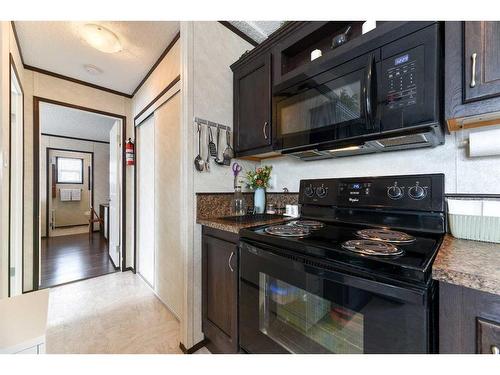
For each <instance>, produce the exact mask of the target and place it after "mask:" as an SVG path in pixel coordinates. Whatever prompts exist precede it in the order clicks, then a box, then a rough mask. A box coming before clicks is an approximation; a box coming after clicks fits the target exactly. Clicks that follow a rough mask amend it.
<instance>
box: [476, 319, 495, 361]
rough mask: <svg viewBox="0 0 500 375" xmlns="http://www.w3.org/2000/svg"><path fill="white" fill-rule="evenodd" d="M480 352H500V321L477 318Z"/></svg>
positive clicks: (478, 351)
mask: <svg viewBox="0 0 500 375" xmlns="http://www.w3.org/2000/svg"><path fill="white" fill-rule="evenodd" d="M476 351H477V353H479V354H500V323H498V322H493V321H489V320H486V319H481V318H478V319H477V345H476Z"/></svg>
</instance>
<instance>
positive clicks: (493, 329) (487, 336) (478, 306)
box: [439, 282, 500, 354]
mask: <svg viewBox="0 0 500 375" xmlns="http://www.w3.org/2000/svg"><path fill="white" fill-rule="evenodd" d="M439 352H440V353H445V354H450V353H458V354H472V353H478V354H500V296H498V295H495V294H490V293H485V292H480V291H477V290H473V289H469V288H464V287H461V286H457V285H452V284H448V283H443V282H441V283H440V284H439Z"/></svg>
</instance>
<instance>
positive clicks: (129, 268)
mask: <svg viewBox="0 0 500 375" xmlns="http://www.w3.org/2000/svg"><path fill="white" fill-rule="evenodd" d="M127 271H132V272H133V273H135V269H134V267H127V268H125V269H124V270H123V272H127Z"/></svg>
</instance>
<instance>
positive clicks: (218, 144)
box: [215, 124, 224, 165]
mask: <svg viewBox="0 0 500 375" xmlns="http://www.w3.org/2000/svg"><path fill="white" fill-rule="evenodd" d="M216 138H217V143H216V145H217V157H216V158H215V163H216V164H217V165H224V159H222V160H219V149H220V148H219V147H220V125H219V124H217V137H216Z"/></svg>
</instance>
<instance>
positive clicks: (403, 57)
mask: <svg viewBox="0 0 500 375" xmlns="http://www.w3.org/2000/svg"><path fill="white" fill-rule="evenodd" d="M421 55H422V56H421ZM382 64H383V65H382V69H383V75H384V79H385V81H386V82H385V86H386V89H387V91H386V97H385V102H386V103H385V104H386V108H387V109H389V110H391V109H400V108H404V107H409V106H413V105H416V104H417V100H418V95H419V94H420V93H419V91H421V90H422V87H419V84H420V85H421V84H422V83H421V82H419V76H420V72H419V70H420V71H422V70H423V69H424V66H423V50H420V47H417V48H414V49H412V50H409V51H406V52H404V53H401V54H398V55H395V56H393V57H390V58H388V59H386V60H384V61H383V63H382Z"/></svg>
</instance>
